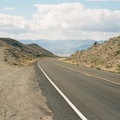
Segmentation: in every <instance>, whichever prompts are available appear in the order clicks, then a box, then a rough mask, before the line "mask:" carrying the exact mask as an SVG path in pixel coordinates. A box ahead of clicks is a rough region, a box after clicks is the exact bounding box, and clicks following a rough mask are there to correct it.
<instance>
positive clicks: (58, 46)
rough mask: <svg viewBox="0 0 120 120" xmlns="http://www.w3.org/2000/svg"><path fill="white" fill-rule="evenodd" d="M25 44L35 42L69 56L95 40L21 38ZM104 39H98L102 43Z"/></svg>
mask: <svg viewBox="0 0 120 120" xmlns="http://www.w3.org/2000/svg"><path fill="white" fill-rule="evenodd" d="M19 41H20V42H22V43H24V44H31V43H35V44H38V45H39V46H42V47H43V48H45V49H47V50H49V51H51V52H52V53H54V54H55V55H58V56H69V55H71V54H73V53H74V52H75V51H77V50H86V49H88V48H89V47H91V46H92V45H93V44H94V42H95V40H42V39H40V40H19ZM102 42H103V41H102V40H101V41H98V43H102Z"/></svg>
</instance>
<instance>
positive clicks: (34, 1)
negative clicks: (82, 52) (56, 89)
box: [0, 0, 120, 39]
mask: <svg viewBox="0 0 120 120" xmlns="http://www.w3.org/2000/svg"><path fill="white" fill-rule="evenodd" d="M65 3H67V4H65ZM74 3H76V4H74ZM42 4H45V5H46V6H42ZM51 5H52V7H53V8H54V9H53V8H52V7H51ZM119 6H120V1H119V0H118V1H116V0H105V1H104V0H44V1H43V0H0V36H1V37H13V38H18V39H30V38H31V39H39V38H40V39H41V38H44V39H70V38H71V39H107V38H109V37H113V36H115V35H119V34H120V31H119V27H120V22H119V21H120V20H119V19H120V17H119V16H120V7H119ZM47 7H48V8H49V10H48V9H47ZM60 9H61V10H60ZM63 10H65V11H68V10H70V12H69V11H68V14H67V13H66V14H67V17H66V16H65V15H64V16H63V15H62V14H64V11H63ZM41 11H44V12H46V13H41ZM74 11H75V16H74V14H73V12H74ZM116 11H117V12H116ZM62 12H63V13H62ZM51 13H53V14H52V15H51ZM91 13H92V14H91ZM90 14H91V16H90ZM53 15H58V16H56V17H55V16H53ZM92 15H93V18H92ZM80 16H81V17H80ZM112 16H114V17H112ZM73 17H74V18H75V19H73ZM108 17H110V18H109V19H110V20H109V19H108ZM58 18H63V19H61V20H60V21H58V20H57V19H58ZM68 18H69V19H68ZM47 19H48V20H47ZM88 19H90V20H91V21H90V24H91V25H92V26H93V29H92V26H90V24H88V22H89V20H88ZM116 19H117V20H116ZM40 20H41V21H40ZM52 20H53V21H54V23H53V21H52ZM81 20H82V22H81ZM72 21H73V22H72ZM75 21H76V22H77V23H76V22H75ZM83 21H84V22H83ZM96 21H97V22H96ZM73 23H74V24H73ZM93 23H95V24H93ZM76 24H78V26H77V25H76ZM111 24H112V25H113V26H112V25H111ZM97 26H100V27H97ZM101 26H102V27H101ZM116 26H117V27H116ZM10 29H12V31H11V30H10ZM38 31H39V32H38ZM89 34H90V35H89ZM28 35H29V36H30V37H28ZM92 35H95V36H94V37H92ZM36 36H37V37H36ZM85 36H86V37H85ZM98 36H99V37H98Z"/></svg>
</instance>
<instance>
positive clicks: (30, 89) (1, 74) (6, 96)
mask: <svg viewBox="0 0 120 120" xmlns="http://www.w3.org/2000/svg"><path fill="white" fill-rule="evenodd" d="M2 52H3V51H2V50H0V55H1V57H0V120H52V119H53V114H52V112H51V111H50V109H49V108H48V106H47V104H46V98H45V97H44V96H43V95H42V93H41V90H40V88H39V85H38V83H37V78H36V74H35V70H34V66H27V67H13V66H9V65H7V64H5V63H4V61H3V54H2Z"/></svg>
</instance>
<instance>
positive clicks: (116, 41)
mask: <svg viewBox="0 0 120 120" xmlns="http://www.w3.org/2000/svg"><path fill="white" fill-rule="evenodd" d="M66 61H67V62H70V63H74V64H78V65H84V66H88V67H92V68H97V69H102V70H107V71H111V72H117V73H120V36H118V37H114V38H110V39H109V40H108V41H105V42H104V43H103V44H98V43H97V42H95V43H94V45H93V46H92V47H91V48H89V49H88V50H84V51H77V52H75V53H74V54H73V55H71V56H70V57H69V58H68V59H66Z"/></svg>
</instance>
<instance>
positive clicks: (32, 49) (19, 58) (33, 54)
mask: <svg viewBox="0 0 120 120" xmlns="http://www.w3.org/2000/svg"><path fill="white" fill-rule="evenodd" d="M0 49H3V50H4V55H5V56H4V60H5V61H6V62H8V63H9V64H12V65H24V64H26V63H29V62H32V61H34V60H36V59H39V58H41V57H55V56H54V54H52V53H51V52H49V51H47V50H45V49H44V48H42V47H40V46H38V45H36V44H30V45H24V44H22V43H20V42H18V41H16V40H13V39H10V38H0Z"/></svg>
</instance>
